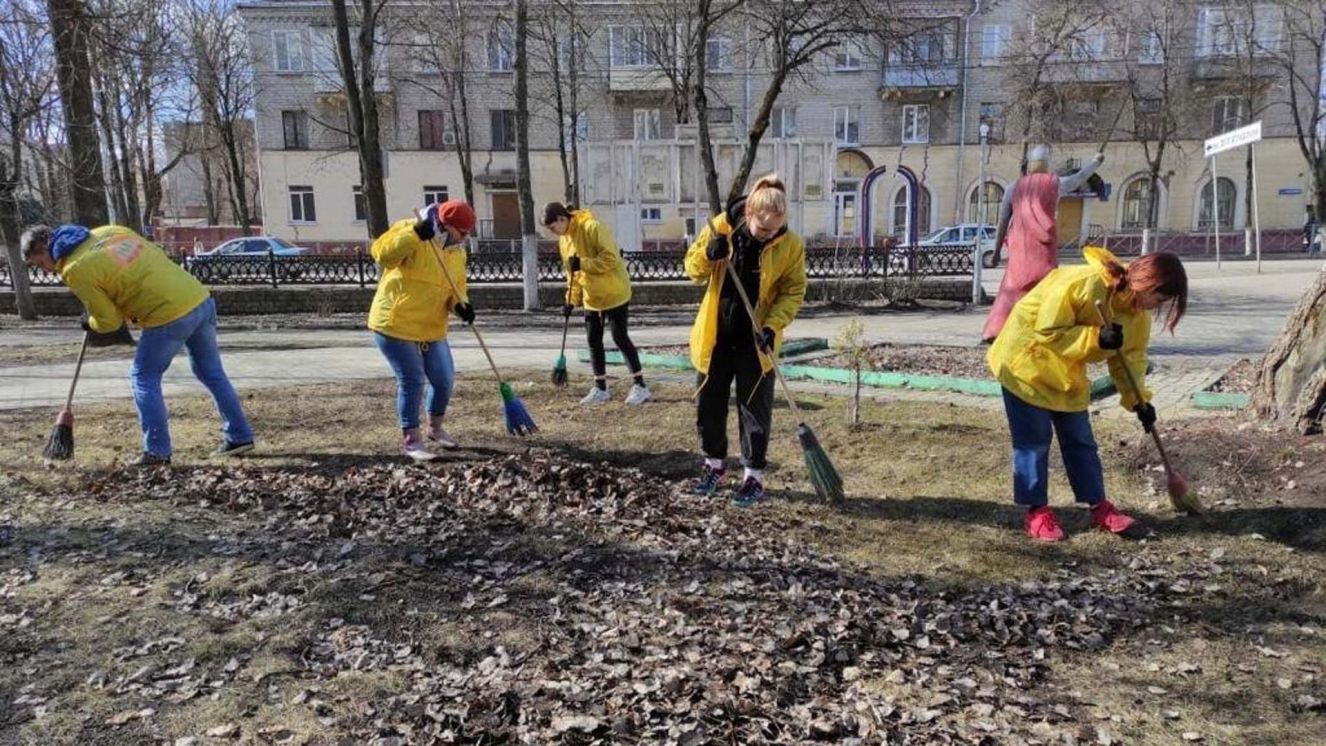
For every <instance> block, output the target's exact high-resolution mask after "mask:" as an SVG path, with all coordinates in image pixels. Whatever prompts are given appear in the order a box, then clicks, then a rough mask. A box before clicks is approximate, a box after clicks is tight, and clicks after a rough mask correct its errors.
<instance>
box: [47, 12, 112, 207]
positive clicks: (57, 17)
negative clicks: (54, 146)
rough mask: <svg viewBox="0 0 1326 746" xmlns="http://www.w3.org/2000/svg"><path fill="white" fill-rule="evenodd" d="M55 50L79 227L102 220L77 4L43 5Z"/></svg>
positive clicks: (84, 27) (84, 38) (84, 21)
mask: <svg viewBox="0 0 1326 746" xmlns="http://www.w3.org/2000/svg"><path fill="white" fill-rule="evenodd" d="M46 5H47V8H48V10H49V13H50V21H51V33H52V36H53V41H54V47H55V62H56V80H57V82H58V83H59V88H60V104H61V107H62V109H63V111H64V128H65V132H66V133H67V134H66V136H67V137H68V139H69V156H68V157H69V171H70V174H71V176H72V179H71V181H72V185H73V206H74V218H75V219H76V220H78V221H79V222H81V223H84V224H85V225H102V224H105V223H106V222H107V221H108V216H107V213H106V193H105V184H104V180H103V177H102V169H101V144H100V138H99V137H98V136H97V124H96V112H95V107H94V105H93V102H92V80H91V70H92V65H91V63H90V61H89V59H88V32H89V24H90V21H89V18H88V16H87V12H86V8H85V7H84V5H83V2H82V0H46Z"/></svg>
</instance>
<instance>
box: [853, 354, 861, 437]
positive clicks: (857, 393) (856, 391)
mask: <svg viewBox="0 0 1326 746" xmlns="http://www.w3.org/2000/svg"><path fill="white" fill-rule="evenodd" d="M852 384H853V385H852V427H856V426H857V425H860V424H861V366H860V365H858V366H856V367H855V368H853V369H852Z"/></svg>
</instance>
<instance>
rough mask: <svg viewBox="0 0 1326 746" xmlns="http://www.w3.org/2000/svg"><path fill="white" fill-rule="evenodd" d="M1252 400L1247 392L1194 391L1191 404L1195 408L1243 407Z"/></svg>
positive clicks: (1221, 408) (1220, 408)
mask: <svg viewBox="0 0 1326 746" xmlns="http://www.w3.org/2000/svg"><path fill="white" fill-rule="evenodd" d="M1251 401H1252V396H1251V395H1249V394H1227V393H1224V392H1220V391H1194V392H1193V395H1192V405H1193V406H1194V407H1196V408H1197V409H1210V410H1226V409H1243V408H1245V407H1247V406H1248V403H1249V402H1251Z"/></svg>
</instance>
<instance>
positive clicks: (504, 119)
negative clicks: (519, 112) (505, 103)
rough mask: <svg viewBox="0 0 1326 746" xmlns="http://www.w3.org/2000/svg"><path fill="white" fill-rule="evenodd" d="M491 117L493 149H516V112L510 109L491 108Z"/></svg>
mask: <svg viewBox="0 0 1326 746" xmlns="http://www.w3.org/2000/svg"><path fill="white" fill-rule="evenodd" d="M488 114H489V118H490V119H491V125H492V127H491V131H490V134H491V135H492V141H493V150H515V149H516V112H515V111H513V110H512V109H493V110H492V111H490V112H488Z"/></svg>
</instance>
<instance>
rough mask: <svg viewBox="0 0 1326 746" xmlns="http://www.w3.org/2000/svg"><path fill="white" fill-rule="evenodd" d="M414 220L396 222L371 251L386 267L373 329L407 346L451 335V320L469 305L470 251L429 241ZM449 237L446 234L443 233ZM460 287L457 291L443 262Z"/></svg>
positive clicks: (371, 323) (370, 319)
mask: <svg viewBox="0 0 1326 746" xmlns="http://www.w3.org/2000/svg"><path fill="white" fill-rule="evenodd" d="M414 224H415V220H414V219H413V218H407V219H405V220H401V221H399V222H397V223H396V224H395V225H393V226H391V228H389V229H387V232H386V233H383V234H382V235H381V236H378V237H377V240H375V241H374V242H373V246H372V247H371V248H370V249H369V252H370V253H371V254H372V255H373V261H375V262H377V263H378V266H380V267H382V277H381V278H380V279H379V280H378V289H377V292H376V293H374V294H373V305H372V307H371V308H370V309H369V311H368V328H369V329H372V330H373V331H375V332H379V333H381V334H384V335H386V336H388V337H392V338H394V339H403V340H406V341H408V342H437V341H439V340H442V339H445V338H446V336H447V318H448V315H449V314H450V313H451V311H452V309H454V308H455V307H456V306H457V305H458V304H460V303H464V302H465V290H466V283H465V249H464V248H462V247H460V246H451V247H447V248H445V249H443V248H441V247H438V246H436V245H435V244H434V242H433V241H425V240H423V239H421V238H419V234H417V233H415V232H414ZM439 235H440V236H442V237H444V238H445V236H446V233H445V232H443V233H440V234H439ZM444 262H445V265H446V270H447V272H448V273H449V274H450V276H451V280H452V281H453V282H455V283H456V289H457V290H459V291H460V292H459V295H458V294H457V293H455V292H453V291H452V289H451V285H450V283H448V282H447V278H446V276H444V275H443V274H442V267H443V263H444Z"/></svg>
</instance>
